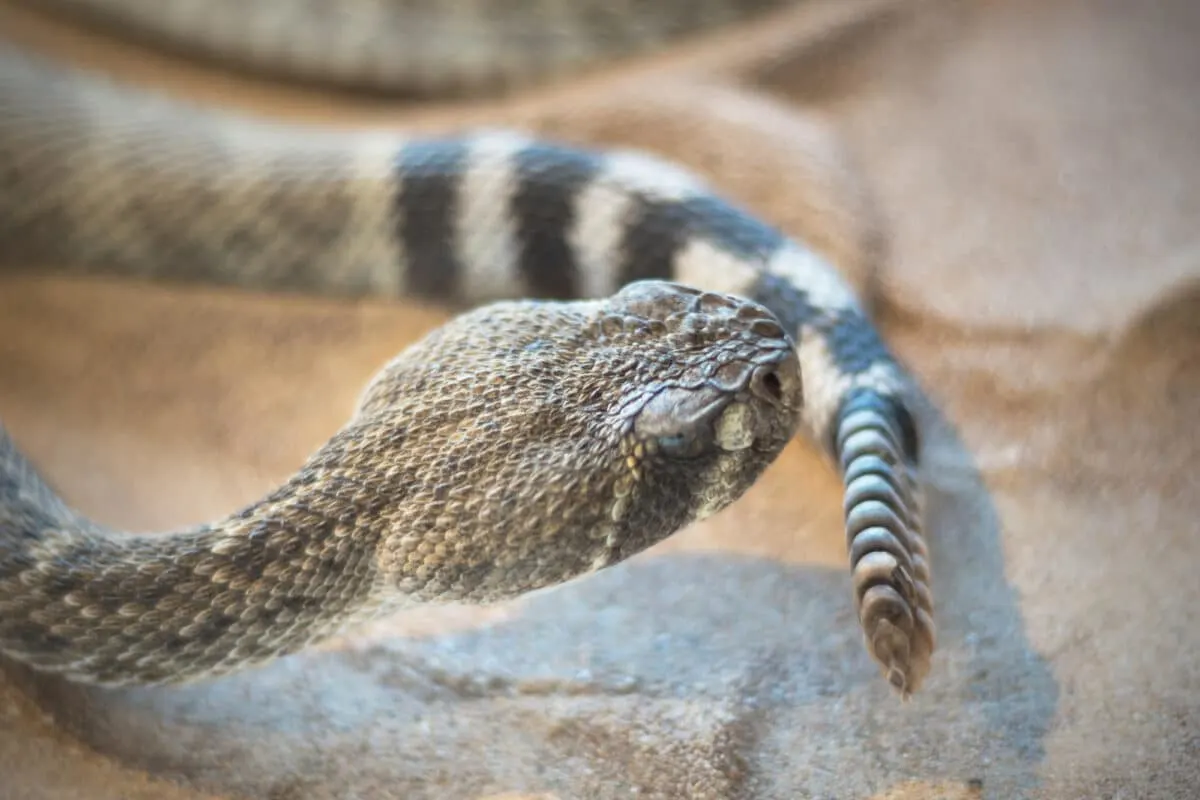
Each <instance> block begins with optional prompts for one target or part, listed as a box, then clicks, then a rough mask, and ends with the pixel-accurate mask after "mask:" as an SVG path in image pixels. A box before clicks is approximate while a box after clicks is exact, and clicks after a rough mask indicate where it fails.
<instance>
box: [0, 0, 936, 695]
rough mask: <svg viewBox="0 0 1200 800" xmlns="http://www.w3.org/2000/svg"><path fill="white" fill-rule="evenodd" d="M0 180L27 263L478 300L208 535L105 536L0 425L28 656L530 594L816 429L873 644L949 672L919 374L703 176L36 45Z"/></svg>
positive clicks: (250, 645)
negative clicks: (939, 623)
mask: <svg viewBox="0 0 1200 800" xmlns="http://www.w3.org/2000/svg"><path fill="white" fill-rule="evenodd" d="M346 2H349V0H346ZM74 3H75V4H76V5H84V4H86V5H89V6H93V7H97V8H104V7H109V8H110V9H111V10H112V13H113V16H114V17H115V18H120V17H121V15H122V14H127V13H132V12H130V9H135V8H137V7H142V8H149V7H150V5H151V4H149V3H145V4H139V3H136V2H122V0H89V2H86V3H85V2H84V0H74ZM60 4H63V5H70V3H67V2H66V0H62V2H61V3H60ZM189 5H191V4H190V3H189V2H180V3H174V4H164V3H161V2H159V6H161V7H166V6H173V7H177V8H179V9H183V8H186V7H188V6H189ZM261 5H262V6H263V7H264V8H267V7H272V6H274V5H275V4H273V3H267V2H263V3H262V4H261ZM312 5H313V6H314V7H320V6H322V5H329V4H328V3H326V4H322V3H313V4H312ZM368 5H369V4H368ZM375 5H376V6H380V5H382V3H381V0H376V2H375ZM407 5H409V6H411V7H412V8H416V7H418V6H420V7H426V6H427V5H428V7H432V5H429V4H423V3H420V2H417V0H411V2H409V3H408V4H407ZM444 5H446V6H450V7H455V6H456V4H453V3H451V4H444ZM504 5H516V6H520V5H522V3H513V4H504ZM524 5H526V6H528V5H529V4H528V3H525V4H524ZM535 5H536V4H535ZM544 5H545V6H546V7H549V6H555V7H563V8H566V7H570V6H575V7H577V8H579V9H583V10H586V9H587V8H589V5H590V4H588V3H586V2H577V3H574V4H571V3H563V2H555V3H546V4H544ZM619 5H620V4H619ZM632 5H636V4H632ZM673 5H674V4H670V3H668V4H665V6H666V7H670V6H673ZM706 5H708V6H713V7H714V8H715V7H717V6H719V5H720V3H718V2H716V1H715V0H714V1H713V2H709V3H707V4H706ZM751 5H753V4H751ZM760 5H765V4H760ZM303 7H305V6H302V5H294V6H293V9H294V11H293V13H296V14H297V15H300V16H302V13H301V11H300V10H295V9H300V8H303ZM463 7H470V4H469V3H467V4H464V6H463ZM538 7H539V8H540V7H541V6H538ZM746 8H748V7H743V9H742V10H743V11H745V10H746ZM212 13H213V14H215V15H216V16H217V17H220V16H221V15H222V14H225V15H227V16H226V18H225V19H226V21H225V23H224V26H223V27H222V26H220V25H215V26H211V27H210V29H209V30H217V29H218V28H219V29H221V30H230V29H231V26H230V24H229V19H230V18H231V17H230V16H228V15H230V14H232V13H233V12H229V11H220V4H217V5H214V6H213V11H212ZM238 13H240V12H238ZM730 13H731V14H733V16H737V13H734V12H730ZM738 13H740V12H738ZM297 24H298V25H299V24H300V23H299V22H298V23H297ZM684 27H686V26H684ZM142 28H145V29H154V28H155V26H154V24H153V20H152V19H151V20H149V21H147V22H146V24H145V25H143V26H142ZM660 37H661V34H660ZM198 38H200V39H203V37H198ZM331 49H332V48H331ZM310 66H311V65H310ZM410 71H411V70H410ZM417 71H418V72H421V70H417ZM501 71H503V70H501ZM403 72H404V70H403V69H400V70H399V72H398V73H397V76H398V77H403V75H401V73H403ZM451 72H453V70H451ZM343 77H344V76H343ZM418 77H419V76H418ZM418 82H419V81H418ZM0 176H2V178H0V258H2V259H3V260H4V262H7V263H10V264H30V263H37V264H57V265H65V266H66V267H67V268H68V269H73V270H75V271H81V272H83V271H89V270H106V271H109V272H113V273H116V274H122V275H128V276H140V277H144V278H164V277H165V278H171V279H188V280H197V281H207V282H210V283H219V284H226V285H237V286H242V287H252V288H256V289H264V290H288V291H295V290H300V291H309V292H314V293H322V294H329V295H343V296H348V295H375V296H385V297H398V296H417V297H427V298H436V299H439V300H443V301H448V302H452V303H462V304H470V305H472V306H474V308H473V309H471V310H468V311H465V312H464V313H462V314H461V315H459V316H458V317H455V318H454V319H452V320H451V321H450V322H449V323H447V324H446V325H444V326H443V327H441V328H439V329H437V330H435V331H433V332H432V333H430V334H429V335H428V336H427V337H425V338H424V339H423V340H422V341H420V342H418V343H417V344H415V345H413V346H412V347H410V348H409V349H407V350H405V351H404V352H403V353H401V354H400V355H398V356H397V357H396V358H395V359H394V360H393V361H391V362H390V363H389V364H388V365H386V366H385V367H384V368H383V369H382V370H381V371H380V372H379V373H378V374H377V375H376V376H375V377H374V378H373V379H372V381H371V382H370V383H369V385H368V386H367V388H366V389H365V391H364V392H363V394H362V396H361V400H360V402H359V404H358V406H357V408H356V409H355V410H354V412H353V414H352V416H351V417H350V419H349V421H348V422H347V423H346V424H345V426H344V427H343V428H342V429H341V430H340V431H338V432H337V433H336V434H335V435H334V436H333V437H332V438H331V439H330V440H329V441H328V442H326V443H325V444H324V445H322V446H321V447H320V448H319V449H318V450H317V451H316V452H315V453H314V454H313V455H312V456H311V457H310V458H309V459H308V461H307V462H306V463H305V464H304V465H303V466H302V467H301V468H300V469H299V471H298V472H296V473H295V475H293V476H292V477H291V478H290V479H288V480H287V481H286V482H285V483H284V484H283V485H281V486H280V487H279V488H278V489H276V490H275V491H273V492H271V493H270V494H268V495H267V496H266V497H263V498H262V499H260V500H258V501H257V502H254V503H252V504H250V505H249V506H247V507H246V508H244V509H241V510H239V511H236V512H234V513H232V514H231V515H229V516H228V517H226V518H224V519H221V520H218V521H215V522H212V523H210V524H205V525H201V526H198V527H195V528H191V529H187V530H182V531H177V532H172V533H165V534H155V535H148V534H147V535H142V534H139V535H133V534H126V533H121V532H116V531H111V530H107V529H105V528H102V527H101V526H99V525H97V524H95V523H93V522H91V521H90V520H88V519H87V518H86V517H84V516H83V515H81V514H80V513H78V512H77V511H75V510H73V509H71V508H70V507H69V506H68V505H67V504H66V503H65V502H64V501H62V500H61V499H60V498H59V497H58V495H57V494H56V493H55V492H54V491H53V490H52V489H51V488H50V486H49V485H48V484H47V483H46V482H45V481H44V480H43V479H42V478H41V477H39V475H38V473H37V472H36V471H35V469H34V468H33V466H32V465H31V464H30V463H29V462H28V461H27V460H26V459H25V458H24V457H23V456H22V455H21V454H20V453H19V452H18V450H17V448H16V446H15V444H14V442H13V440H12V438H11V437H9V436H8V434H6V433H3V432H2V429H0V652H2V653H3V654H4V655H6V656H7V657H9V658H12V659H15V660H17V661H20V662H24V663H26V664H28V665H30V666H32V667H34V668H35V669H39V670H45V671H51V672H57V673H60V674H62V675H64V676H66V677H68V678H69V679H72V680H78V681H83V682H91V683H97V684H103V685H124V684H138V683H143V684H153V683H170V682H179V681H185V680H190V679H194V678H202V677H210V676H215V675H219V674H222V673H226V672H229V671H231V670H234V669H239V668H243V667H246V666H248V665H251V664H255V663H261V662H263V661H266V660H268V659H271V658H274V657H277V656H280V655H283V654H287V653H291V652H295V651H297V650H299V649H302V648H303V647H305V646H307V645H309V644H311V643H313V642H316V641H319V640H321V639H322V638H325V637H328V636H330V635H332V634H333V633H335V632H337V631H338V630H340V629H342V628H343V627H344V626H345V625H347V624H349V623H351V622H354V621H356V620H360V619H364V618H367V617H370V616H372V615H377V614H380V613H386V612H387V611H389V610H391V609H395V608H399V607H403V606H405V605H406V604H411V603H422V602H443V601H469V602H492V601H496V600H502V599H505V598H510V597H514V596H517V595H520V594H522V593H525V592H528V591H530V590H533V589H537V588H541V587H546V586H551V585H555V584H559V583H562V582H564V581H566V580H568V579H571V578H573V577H576V576H579V575H582V574H585V573H588V572H591V571H594V570H596V569H601V568H605V567H608V566H610V565H612V564H616V563H618V562H620V561H621V560H623V559H625V558H627V557H629V556H631V555H634V554H636V553H638V552H640V551H642V550H644V549H645V548H646V547H648V546H650V545H652V544H654V543H655V542H657V541H659V540H661V539H663V538H665V537H666V536H669V535H670V534H672V533H673V532H674V531H676V530H678V529H679V528H681V527H683V526H685V525H687V524H688V523H690V522H691V521H693V520H696V519H701V518H704V517H706V516H708V515H711V514H713V513H716V512H717V511H719V510H720V509H722V508H724V507H725V506H727V505H728V504H729V503H731V502H733V501H734V500H735V499H736V498H737V497H739V496H740V495H741V494H742V493H743V492H744V491H745V490H746V489H748V488H749V487H750V486H751V485H752V484H753V482H754V481H755V480H756V478H757V477H758V476H759V475H760V473H761V472H762V470H763V469H764V468H765V467H766V466H767V465H768V464H769V463H770V462H771V461H772V460H773V459H774V457H775V456H776V455H777V454H778V453H779V451H780V450H781V449H782V447H783V446H784V444H785V443H786V442H787V441H788V440H789V439H790V438H791V437H792V436H793V435H794V433H795V432H796V431H798V430H802V431H804V432H805V433H806V434H807V435H808V436H809V437H810V438H811V439H812V440H813V441H814V442H816V443H817V444H818V445H819V446H820V447H822V448H823V449H824V450H825V451H826V452H827V453H828V454H829V456H830V457H831V459H832V461H833V463H834V464H835V465H836V466H837V468H838V469H840V471H841V474H842V476H843V478H844V486H845V494H844V511H845V532H846V537H847V548H848V553H849V561H850V567H851V576H852V581H851V583H852V586H853V596H854V599H855V603H856V607H857V609H858V616H859V620H860V623H861V626H862V629H863V632H864V638H865V642H866V646H867V649H868V651H869V652H870V654H871V655H872V656H873V657H874V658H875V659H876V661H877V662H878V663H879V664H880V666H881V669H882V671H883V674H884V675H885V676H886V678H887V680H888V681H889V682H890V683H891V684H892V685H893V686H894V687H895V688H896V689H897V690H898V691H899V692H900V693H901V694H902V695H904V696H908V695H909V694H910V693H911V692H913V691H915V690H916V689H917V688H918V687H919V686H920V684H921V682H922V680H923V679H924V677H925V675H926V674H927V672H928V669H929V664H930V656H931V654H932V651H933V648H934V624H933V620H932V600H931V596H930V592H929V588H928V586H929V568H928V561H927V558H928V556H927V552H926V545H925V543H924V539H923V535H922V531H921V518H920V507H919V506H920V484H919V480H918V477H917V472H916V468H917V457H918V449H919V448H918V435H917V431H916V426H915V422H914V417H913V414H912V413H911V411H910V407H909V401H908V400H906V397H909V396H910V395H908V390H909V388H910V387H911V381H910V379H909V377H908V376H907V374H906V373H905V371H904V369H903V367H902V366H901V365H900V364H899V363H898V361H897V360H896V359H895V358H894V357H893V356H892V355H891V354H890V353H889V351H888V349H887V347H886V345H885V344H884V343H883V342H882V341H881V339H880V337H879V335H878V333H877V331H876V329H875V328H874V326H873V325H872V323H871V322H870V320H869V319H868V317H867V316H866V314H865V311H864V310H863V308H862V306H861V305H860V303H859V301H858V300H857V298H856V296H855V294H854V292H853V291H852V290H851V289H850V288H849V286H848V285H847V284H846V283H844V281H843V280H842V278H841V277H840V276H839V275H838V273H837V271H836V270H835V269H834V268H833V267H832V266H831V265H830V264H829V263H828V262H826V261H825V260H824V259H823V258H822V257H821V256H819V255H818V254H817V253H816V252H814V251H813V250H811V249H809V248H808V247H806V246H805V245H804V244H803V243H802V242H799V241H795V240H792V239H789V238H788V237H786V236H785V235H783V234H782V233H781V232H780V231H778V230H776V229H775V228H773V227H771V226H769V225H767V224H765V223H763V222H762V221H760V220H758V219H757V218H756V217H755V216H753V215H752V214H750V213H748V212H747V211H745V210H743V209H741V208H739V207H737V206H736V205H735V204H732V203H730V202H728V201H726V200H724V199H722V198H721V197H720V195H719V194H717V193H716V192H715V191H714V190H713V189H712V188H710V187H709V186H707V185H706V184H705V183H704V182H703V181H702V180H701V179H699V178H698V177H697V176H695V175H693V174H691V173H689V172H687V171H685V170H682V169H680V168H678V167H675V166H673V165H671V164H670V163H668V162H666V161H664V160H662V159H659V158H657V157H655V156H651V155H649V154H646V153H642V152H637V151H630V150H620V149H607V150H605V149H589V148H584V147H578V146H572V145H568V144H565V143H562V142H556V141H551V140H547V139H543V138H536V137H532V136H527V135H524V134H522V133H519V132H515V131H508V130H490V129H487V130H472V131H467V132H461V133H458V134H454V135H443V136H405V135H403V134H401V133H396V132H393V131H381V130H365V131H364V130H355V131H347V130H335V129H324V128H322V129H312V128H308V127H305V126H297V125H291V124H282V123H275V122H268V121H265V120H261V119H255V118H252V117H249V116H242V115H237V114H233V113H225V112H220V111H217V110H214V109H211V108H204V107H201V106H199V105H190V104H188V103H186V102H184V101H182V100H180V99H174V98H166V97H162V96H158V95H154V94H151V93H149V92H145V91H139V90H135V89H134V88H132V87H129V86H124V85H120V84H118V83H116V82H114V81H111V80H108V79H105V78H103V77H100V76H98V75H88V74H83V73H79V72H75V71H73V70H71V69H70V68H67V67H65V66H63V65H60V64H55V63H53V62H52V61H49V60H45V59H43V58H42V57H40V56H37V55H34V54H32V53H30V52H26V51H23V50H21V49H20V48H18V47H16V46H13V45H5V46H3V47H0ZM524 298H535V299H524Z"/></svg>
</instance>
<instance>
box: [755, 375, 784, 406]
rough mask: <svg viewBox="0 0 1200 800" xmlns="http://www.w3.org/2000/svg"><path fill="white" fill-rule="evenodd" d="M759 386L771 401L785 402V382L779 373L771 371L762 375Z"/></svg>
mask: <svg viewBox="0 0 1200 800" xmlns="http://www.w3.org/2000/svg"><path fill="white" fill-rule="evenodd" d="M758 384H759V386H761V387H762V390H763V394H765V395H766V396H767V397H768V398H769V399H771V400H773V401H775V402H777V403H778V402H782V401H783V381H781V380H780V379H779V373H778V372H777V371H775V370H773V369H770V370H765V371H763V372H762V373H760V374H759V379H758Z"/></svg>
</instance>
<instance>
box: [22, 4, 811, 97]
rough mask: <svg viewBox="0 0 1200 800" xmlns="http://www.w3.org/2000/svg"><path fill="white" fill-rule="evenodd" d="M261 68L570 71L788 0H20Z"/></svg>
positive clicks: (473, 87) (517, 76) (437, 85)
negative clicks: (249, 0) (251, 0)
mask: <svg viewBox="0 0 1200 800" xmlns="http://www.w3.org/2000/svg"><path fill="white" fill-rule="evenodd" d="M26 1H27V2H30V3H31V4H36V5H37V6H38V7H40V8H43V9H46V8H49V9H53V10H57V11H61V12H65V13H67V14H70V15H71V16H72V17H74V18H77V19H81V20H84V21H89V22H92V23H99V24H102V25H107V26H111V27H116V28H118V29H119V30H120V31H121V32H122V33H126V34H127V33H128V32H130V31H131V30H132V31H136V32H138V33H140V34H141V35H142V36H143V37H145V38H146V39H148V40H149V41H151V42H153V43H155V44H165V45H168V46H171V47H174V48H177V49H181V50H184V51H187V52H189V53H193V54H197V55H200V56H205V57H209V58H213V59H217V60H220V61H221V62H222V63H224V64H231V65H237V66H239V67H242V68H247V69H251V70H255V71H259V72H263V73H266V74H270V75H275V76H281V77H285V78H291V79H295V80H301V81H306V82H315V83H323V84H335V85H343V86H352V87H354V88H358V89H369V90H374V91H386V92H394V93H402V94H409V95H439V96H447V95H471V94H480V93H483V92H485V91H487V92H495V91H498V90H501V89H505V88H515V87H519V86H525V85H529V84H534V83H543V82H546V81H548V80H551V79H554V78H558V77H562V76H565V75H569V74H571V73H575V72H578V71H580V70H583V69H587V68H590V67H595V66H599V65H601V64H604V63H606V62H609V61H613V60H615V59H617V58H619V57H624V56H630V55H634V54H637V53H641V52H645V51H648V50H651V49H653V48H656V47H659V46H661V45H664V44H667V43H669V42H674V41H677V40H680V39H682V38H685V37H689V36H694V35H697V34H701V33H704V32H707V31H710V30H714V29H718V28H721V27H723V26H727V25H730V24H732V23H736V22H740V21H743V20H747V19H751V18H753V17H755V16H759V15H761V14H762V13H763V12H765V11H769V10H771V9H774V8H778V7H781V6H784V5H787V4H788V3H792V2H796V0H304V1H303V2H300V0H254V2H250V3H247V2H243V0H26Z"/></svg>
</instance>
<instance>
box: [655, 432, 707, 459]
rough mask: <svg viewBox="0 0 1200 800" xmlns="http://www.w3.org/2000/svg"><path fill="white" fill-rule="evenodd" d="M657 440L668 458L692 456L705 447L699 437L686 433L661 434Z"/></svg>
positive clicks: (659, 448)
mask: <svg viewBox="0 0 1200 800" xmlns="http://www.w3.org/2000/svg"><path fill="white" fill-rule="evenodd" d="M655 441H656V442H657V443H658V450H659V452H661V453H662V454H663V455H665V456H667V457H668V458H690V457H692V456H695V455H698V454H699V453H700V451H701V450H702V449H703V448H702V446H701V442H700V440H699V438H697V437H696V436H691V435H688V434H685V433H676V434H672V435H670V436H660V437H658V438H657V439H656V440H655Z"/></svg>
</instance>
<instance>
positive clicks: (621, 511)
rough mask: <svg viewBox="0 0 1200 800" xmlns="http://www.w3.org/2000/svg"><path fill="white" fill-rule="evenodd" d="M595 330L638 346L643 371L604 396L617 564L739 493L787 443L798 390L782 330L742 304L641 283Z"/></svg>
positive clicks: (612, 553)
mask: <svg viewBox="0 0 1200 800" xmlns="http://www.w3.org/2000/svg"><path fill="white" fill-rule="evenodd" d="M597 327H598V329H599V331H600V332H601V333H600V335H599V336H598V339H599V340H600V341H606V342H611V344H613V345H614V346H617V347H624V348H630V349H633V350H638V351H641V355H640V358H641V359H642V361H643V364H644V366H643V367H642V369H641V370H640V372H641V373H642V374H643V375H644V376H645V379H643V380H633V381H630V382H629V383H628V385H627V387H626V395H625V396H624V397H623V398H622V400H621V401H620V402H619V403H617V404H615V412H616V413H615V416H616V418H617V419H619V420H620V422H621V423H622V425H621V426H620V430H621V434H622V437H621V445H620V453H621V455H622V457H623V460H622V463H621V464H620V465H619V466H618V470H617V471H618V476H617V479H616V480H615V481H614V483H613V486H612V497H613V500H612V504H611V508H610V516H611V521H612V525H613V527H612V529H611V530H610V532H609V535H608V536H607V542H606V544H607V546H608V552H607V554H606V555H607V558H608V559H609V560H610V562H616V561H619V560H621V559H623V558H625V557H628V556H629V555H632V554H633V553H636V552H638V551H640V550H642V549H644V548H645V547H648V546H649V545H651V544H653V543H654V542H656V541H658V540H659V539H661V538H664V537H665V536H667V535H669V534H670V533H671V532H673V531H674V530H676V529H677V528H679V527H681V526H683V525H685V524H687V523H688V522H691V521H693V520H696V519H702V518H704V517H707V516H709V515H711V514H714V513H716V512H717V511H720V510H721V509H723V508H725V507H726V506H727V505H729V504H730V503H732V502H733V501H734V500H736V499H737V498H738V497H740V496H741V495H742V493H744V492H745V491H746V490H747V489H748V488H749V487H750V486H751V485H752V484H753V482H754V481H755V480H757V478H758V477H759V475H760V474H761V473H762V471H763V470H764V469H765V468H766V466H767V465H768V464H769V463H770V462H771V461H772V460H774V458H775V457H776V456H777V455H778V454H779V452H780V451H781V450H782V449H783V447H784V445H786V444H787V442H788V441H789V440H790V439H791V437H792V435H793V434H794V432H795V430H796V427H797V425H798V420H799V413H800V409H801V404H802V399H803V398H802V387H801V382H800V371H799V364H798V361H797V357H796V353H795V350H794V348H793V345H792V342H791V340H790V338H789V337H788V336H787V334H786V332H785V331H784V329H783V328H782V327H781V326H780V324H779V322H778V321H777V320H776V318H775V317H774V316H773V315H772V314H771V313H770V312H769V311H768V310H767V309H765V308H764V307H762V306H760V305H759V304H757V303H754V302H752V301H750V300H746V299H743V298H739V297H734V296H732V295H727V294H721V293H716V292H703V291H700V290H697V289H693V288H691V287H688V286H684V285H681V284H676V283H669V282H665V281H642V282H638V283H633V284H630V285H629V286H627V287H626V288H625V289H623V290H622V291H621V292H619V293H618V294H616V295H614V297H613V298H611V300H610V308H609V309H608V311H607V313H606V314H605V316H604V317H603V318H602V319H601V321H600V322H599V324H598V326H597Z"/></svg>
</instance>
